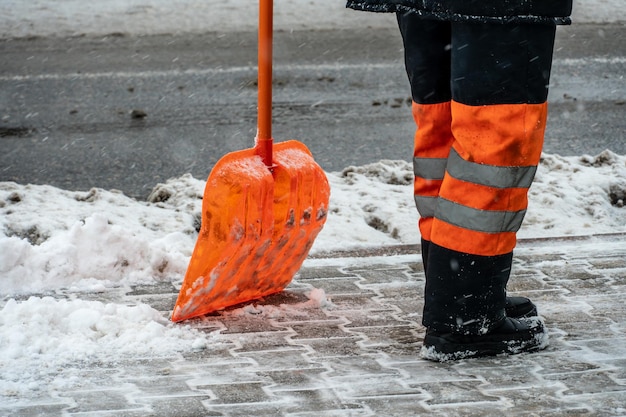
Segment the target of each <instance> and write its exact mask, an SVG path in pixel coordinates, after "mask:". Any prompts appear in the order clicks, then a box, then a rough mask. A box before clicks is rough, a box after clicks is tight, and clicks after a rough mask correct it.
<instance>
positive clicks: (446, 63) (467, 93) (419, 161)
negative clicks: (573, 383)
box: [347, 0, 572, 361]
mask: <svg viewBox="0 0 626 417" xmlns="http://www.w3.org/2000/svg"><path fill="white" fill-rule="evenodd" d="M347 7H349V8H352V9H356V10H363V11H373V12H394V13H396V15H397V20H398V25H399V28H400V33H401V35H402V39H403V43H404V57H405V66H406V71H407V75H408V79H409V83H410V88H411V96H412V114H413V118H414V120H415V123H416V125H417V129H416V133H415V137H414V154H413V165H414V172H415V179H414V197H415V203H416V206H417V209H418V212H419V214H420V219H419V230H420V233H421V239H422V244H421V248H422V259H423V262H424V271H425V276H426V282H425V290H424V311H423V317H422V323H423V325H424V326H425V327H426V333H425V337H424V343H423V347H422V351H421V353H422V356H423V357H424V358H426V359H429V360H435V361H446V360H457V359H462V358H470V357H478V356H492V355H498V354H517V353H522V352H532V351H538V350H541V349H543V348H545V347H546V346H547V344H548V335H547V330H546V328H545V325H544V322H543V319H542V318H540V317H539V316H538V313H537V308H536V306H535V304H534V303H533V302H532V301H530V300H529V299H528V298H525V297H511V296H507V292H506V287H507V282H508V280H509V277H510V273H511V266H512V262H513V249H514V248H515V245H516V233H517V231H518V229H519V228H520V226H521V224H522V220H523V218H524V215H525V213H526V209H527V205H528V198H527V195H528V189H529V187H530V186H531V183H532V181H533V178H534V175H535V172H536V169H537V165H538V163H539V159H540V156H541V151H542V147H543V139H544V132H545V127H546V119H547V97H548V84H549V79H550V70H551V65H552V53H553V48H554V39H555V32H556V26H557V25H560V24H569V23H570V17H569V16H570V13H571V9H572V0H508V1H502V0H349V1H348V2H347Z"/></svg>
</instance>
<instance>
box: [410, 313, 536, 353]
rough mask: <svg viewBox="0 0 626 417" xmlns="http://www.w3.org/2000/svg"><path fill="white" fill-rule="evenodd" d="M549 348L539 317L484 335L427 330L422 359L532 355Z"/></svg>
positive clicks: (507, 320)
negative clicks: (524, 353)
mask: <svg viewBox="0 0 626 417" xmlns="http://www.w3.org/2000/svg"><path fill="white" fill-rule="evenodd" d="M546 346H548V334H547V332H546V330H545V328H544V325H543V322H542V320H541V319H540V318H539V317H532V318H521V319H512V318H505V319H504V320H503V321H502V323H501V324H500V325H499V326H498V327H496V328H494V329H492V330H491V331H490V332H489V333H487V334H484V335H460V334H455V333H450V332H448V333H441V332H437V331H433V330H427V331H426V336H425V337H424V345H423V347H422V352H421V354H422V357H423V358H424V359H428V360H432V361H437V362H445V361H450V360H459V359H467V358H476V357H482V356H495V355H500V354H509V355H514V354H518V353H522V352H535V351H538V350H541V349H544V348H546Z"/></svg>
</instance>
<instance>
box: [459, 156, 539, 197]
mask: <svg viewBox="0 0 626 417" xmlns="http://www.w3.org/2000/svg"><path fill="white" fill-rule="evenodd" d="M447 169H448V174H450V175H451V176H452V177H454V178H456V179H458V180H462V181H466V182H471V183H474V184H479V185H485V186H487V187H494V188H529V187H530V185H531V184H532V182H533V178H534V177H535V172H537V167H536V166H522V167H503V166H495V165H484V164H477V163H475V162H469V161H466V160H465V159H463V158H461V155H459V154H458V153H457V152H456V151H455V150H454V149H452V150H451V151H450V157H449V158H448V166H447Z"/></svg>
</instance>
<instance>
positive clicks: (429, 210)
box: [414, 195, 439, 217]
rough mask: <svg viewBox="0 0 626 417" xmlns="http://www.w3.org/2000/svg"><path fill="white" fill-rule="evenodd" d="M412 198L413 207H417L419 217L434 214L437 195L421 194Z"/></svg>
mask: <svg viewBox="0 0 626 417" xmlns="http://www.w3.org/2000/svg"><path fill="white" fill-rule="evenodd" d="M414 198H415V207H417V211H418V212H419V214H420V216H421V217H434V216H435V210H436V209H437V203H438V202H439V198H438V197H423V196H421V195H416V196H415V197H414Z"/></svg>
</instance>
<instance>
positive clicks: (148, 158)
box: [0, 24, 626, 198]
mask: <svg viewBox="0 0 626 417" xmlns="http://www.w3.org/2000/svg"><path fill="white" fill-rule="evenodd" d="M366 38H367V39H368V42H364V41H363V40H364V39H366ZM0 56H1V57H2V58H1V61H0V146H1V147H2V152H1V153H0V181H16V182H19V183H35V184H51V185H54V186H57V187H61V188H65V189H70V190H86V189H89V188H91V187H102V188H106V189H113V188H114V189H119V190H122V191H124V192H125V193H126V194H127V195H130V196H133V197H136V198H145V197H146V196H147V195H148V194H149V192H150V191H151V190H152V188H153V187H154V186H155V185H156V184H157V183H158V182H163V181H165V180H167V179H168V178H170V177H176V176H180V175H183V174H185V173H187V172H190V173H192V174H193V176H194V177H197V178H203V179H204V178H206V176H207V175H208V173H209V172H210V170H211V167H212V166H213V164H215V162H216V161H217V160H218V159H219V157H220V156H222V155H224V154H225V153H228V152H231V151H233V150H238V149H242V148H246V147H250V146H252V144H253V140H254V136H255V131H256V68H255V66H256V34H255V33H247V32H246V33H228V34H220V33H209V34H203V35H176V36H165V35H159V36H144V37H130V36H122V35H119V34H113V35H111V36H107V37H98V38H91V37H76V38H32V39H12V40H9V39H4V40H0ZM625 76H626V26H625V25H624V24H612V25H603V26H599V25H591V24H589V25H575V26H572V27H561V28H559V31H558V37H557V45H556V50H555V60H554V65H553V71H552V82H551V90H550V98H549V101H550V102H551V105H550V115H549V120H548V128H547V133H546V145H545V148H544V150H545V151H546V152H548V153H558V154H561V155H582V154H597V153H599V152H602V151H603V150H605V149H609V150H611V151H613V152H615V153H618V154H626V133H625V132H626V117H625V116H626V79H625V78H624V77H625ZM274 107H275V108H274V125H273V127H274V132H273V133H274V135H273V136H274V138H275V140H276V141H282V140H286V139H293V138H295V139H298V140H300V141H302V142H304V143H305V144H306V145H307V146H308V147H309V148H310V149H311V151H312V152H313V154H314V156H315V159H316V160H317V161H318V163H319V164H320V165H321V166H322V168H324V169H325V170H327V171H338V170H341V169H343V168H345V167H347V166H350V165H362V164H367V163H370V162H375V161H378V160H380V159H406V160H409V159H410V155H411V142H412V135H413V130H414V126H413V123H412V119H411V113H410V107H409V92H408V82H407V80H406V76H405V74H404V68H403V61H402V46H401V40H400V37H399V34H398V33H397V30H396V29H395V28H388V29H363V30H349V31H348V30H345V31H342V30H327V31H303V32H277V33H276V34H275V40H274Z"/></svg>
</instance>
